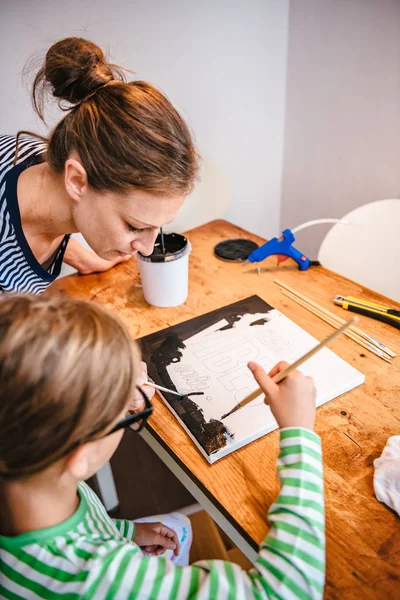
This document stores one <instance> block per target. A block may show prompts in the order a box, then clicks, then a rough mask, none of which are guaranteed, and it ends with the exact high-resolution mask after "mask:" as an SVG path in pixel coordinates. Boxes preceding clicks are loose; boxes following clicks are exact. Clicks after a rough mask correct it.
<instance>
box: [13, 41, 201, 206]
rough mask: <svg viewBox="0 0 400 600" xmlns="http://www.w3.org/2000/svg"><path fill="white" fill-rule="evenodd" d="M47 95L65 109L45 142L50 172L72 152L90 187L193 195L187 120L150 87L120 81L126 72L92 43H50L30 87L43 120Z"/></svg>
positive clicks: (194, 155) (193, 165)
mask: <svg viewBox="0 0 400 600" xmlns="http://www.w3.org/2000/svg"><path fill="white" fill-rule="evenodd" d="M46 92H50V94H51V95H53V96H54V97H55V98H57V99H59V101H60V102H62V103H63V108H64V110H67V111H68V112H67V114H66V116H65V117H64V118H63V119H62V120H61V121H60V122H59V123H58V125H56V127H55V128H54V129H53V131H52V132H51V134H50V137H49V140H48V149H47V161H48V163H49V164H50V166H51V167H52V168H53V170H54V171H55V172H56V173H62V172H63V170H64V165H65V161H66V160H67V158H68V156H69V154H70V153H71V151H73V150H75V151H76V152H77V153H78V155H79V157H80V159H81V161H82V164H83V166H84V167H85V170H86V173H87V177H88V183H89V185H90V186H91V187H92V188H93V189H95V190H98V191H114V192H126V191H127V190H129V189H141V190H143V191H147V192H152V193H155V194H160V195H165V194H177V195H185V194H187V193H189V192H190V191H191V189H192V188H193V185H194V181H195V179H196V174H197V170H198V156H197V153H196V150H195V147H194V144H193V140H192V136H191V134H190V131H189V129H188V127H187V125H186V123H185V122H184V120H183V119H182V117H181V116H180V115H179V113H178V112H177V111H176V110H175V108H174V107H173V106H172V104H171V102H170V101H169V100H168V98H166V96H165V95H164V94H162V93H161V92H160V91H159V90H158V89H157V88H156V87H154V86H153V85H151V84H149V83H146V82H144V81H131V82H129V83H126V81H125V75H124V70H123V69H122V68H121V67H118V66H117V65H114V64H112V63H109V62H107V60H106V58H105V56H104V54H103V51H102V50H101V49H100V48H99V47H98V46H96V44H94V43H93V42H90V41H88V40H84V39H82V38H77V37H70V38H66V39H63V40H60V41H59V42H56V43H55V44H53V46H51V48H50V49H49V50H48V52H47V54H46V58H45V61H44V64H43V66H42V67H41V69H40V70H39V72H38V73H37V75H36V77H35V81H34V84H33V90H32V101H33V106H34V108H35V110H36V112H37V113H38V115H39V116H40V117H41V118H42V119H43V120H44V118H43V108H44V97H45V94H46ZM66 103H67V104H66ZM21 133H29V134H31V135H35V134H32V133H31V132H27V131H20V132H19V134H18V135H20V134H21ZM37 137H40V138H41V139H44V140H45V138H42V137H41V136H37ZM45 141H47V140H45ZM17 155H18V137H17V152H16V158H17Z"/></svg>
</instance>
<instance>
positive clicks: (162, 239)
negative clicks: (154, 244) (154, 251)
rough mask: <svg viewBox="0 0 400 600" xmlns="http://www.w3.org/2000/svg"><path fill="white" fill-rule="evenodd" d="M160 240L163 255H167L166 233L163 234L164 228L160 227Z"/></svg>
mask: <svg viewBox="0 0 400 600" xmlns="http://www.w3.org/2000/svg"><path fill="white" fill-rule="evenodd" d="M160 239H161V250H162V253H163V254H165V243H164V232H163V228H162V227H160Z"/></svg>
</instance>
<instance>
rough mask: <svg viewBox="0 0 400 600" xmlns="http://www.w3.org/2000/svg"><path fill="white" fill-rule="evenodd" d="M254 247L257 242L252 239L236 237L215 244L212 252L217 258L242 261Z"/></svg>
mask: <svg viewBox="0 0 400 600" xmlns="http://www.w3.org/2000/svg"><path fill="white" fill-rule="evenodd" d="M256 248H258V244H256V243H255V242H253V241H252V240H246V239H244V238H237V239H231V240H224V241H223V242H220V243H219V244H217V245H216V246H215V247H214V254H215V256H216V257H217V258H220V259H221V260H226V261H228V262H244V261H245V260H247V258H248V257H249V255H250V254H251V253H252V252H253V250H255V249H256Z"/></svg>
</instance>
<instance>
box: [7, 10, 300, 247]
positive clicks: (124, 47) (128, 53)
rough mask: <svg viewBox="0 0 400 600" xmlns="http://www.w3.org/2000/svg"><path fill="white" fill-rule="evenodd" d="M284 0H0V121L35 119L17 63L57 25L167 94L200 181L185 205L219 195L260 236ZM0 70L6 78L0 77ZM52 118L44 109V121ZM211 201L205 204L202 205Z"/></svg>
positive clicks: (281, 96) (271, 230)
mask: <svg viewBox="0 0 400 600" xmlns="http://www.w3.org/2000/svg"><path fill="white" fill-rule="evenodd" d="M288 1H289V0H247V1H246V0H240V1H239V0H220V1H217V0H214V1H213V0H202V2H197V1H195V0H192V1H190V0H131V1H129V0H126V1H123V0H114V2H110V1H108V2H106V1H105V0H65V1H64V2H54V1H53V0H35V2H32V1H31V0H15V1H14V2H13V1H11V0H8V1H7V2H6V3H2V8H1V21H0V55H1V57H2V73H1V81H2V82H3V86H2V94H1V99H0V131H2V132H4V133H14V132H16V131H17V130H18V129H22V128H24V129H30V128H34V129H35V130H36V131H37V130H39V129H41V130H42V131H43V128H41V125H40V123H39V122H38V121H37V119H36V118H35V117H34V114H33V111H32V108H31V106H30V104H29V93H28V92H29V88H28V87H26V86H25V87H24V86H23V84H22V82H21V72H22V69H23V67H24V64H25V62H26V60H27V59H28V58H29V57H30V56H31V55H32V53H34V52H37V51H41V52H42V53H44V52H45V51H46V49H47V48H48V47H49V46H50V45H51V44H52V43H53V42H54V41H56V40H57V39H60V38H62V37H65V36H69V35H78V36H82V37H87V38H88V39H91V40H93V41H94V42H96V43H98V44H99V45H100V46H102V47H104V46H108V47H109V49H110V52H111V58H112V59H113V60H115V62H118V63H119V64H122V65H124V66H126V67H128V68H130V69H132V70H134V71H135V72H136V77H138V78H140V79H145V80H147V81H150V82H152V83H154V84H156V85H158V86H159V87H161V88H162V89H163V90H164V92H166V93H167V95H168V96H169V97H170V98H171V100H172V101H173V102H174V103H175V104H176V105H177V106H178V108H179V109H180V110H181V111H182V112H183V114H184V115H185V116H186V118H187V120H188V122H189V124H190V125H191V127H192V129H193V130H194V132H195V135H196V138H197V142H198V147H199V150H200V152H201V154H202V155H203V170H204V173H203V184H202V185H201V186H200V187H199V190H198V191H197V192H196V193H195V195H194V196H193V198H190V199H189V200H188V206H187V207H185V208H184V212H183V213H182V215H183V217H185V218H188V216H189V217H190V216H192V215H187V214H186V216H185V212H186V213H187V212H190V213H192V214H193V212H194V209H195V206H194V205H197V206H203V207H206V206H208V208H207V209H205V213H204V211H203V213H201V211H200V214H199V215H198V217H197V218H196V219H194V224H196V223H197V222H198V221H199V220H200V221H201V220H202V221H203V222H204V221H207V220H208V219H207V214H208V211H210V214H212V215H214V214H216V212H215V206H216V205H217V204H218V203H219V202H220V203H221V206H222V207H225V206H226V205H229V209H228V212H227V216H228V218H229V219H230V220H232V221H233V222H235V223H237V224H239V225H241V226H243V227H245V228H248V229H250V230H251V231H254V232H258V233H260V234H262V235H264V236H271V235H275V233H276V230H277V228H278V225H279V212H280V195H281V188H280V186H281V174H282V153H283V121H284V108H285V106H284V103H285V80H286V47H287V24H288ZM5 81H7V82H8V83H7V86H5V85H4V82H5ZM53 121H54V119H51V122H53ZM211 207H213V209H214V211H212V210H211Z"/></svg>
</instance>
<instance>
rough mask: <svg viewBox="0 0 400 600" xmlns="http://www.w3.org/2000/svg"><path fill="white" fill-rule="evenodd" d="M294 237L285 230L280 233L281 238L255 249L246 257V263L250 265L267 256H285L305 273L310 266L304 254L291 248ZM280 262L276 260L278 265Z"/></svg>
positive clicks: (289, 231)
mask: <svg viewBox="0 0 400 600" xmlns="http://www.w3.org/2000/svg"><path fill="white" fill-rule="evenodd" d="M294 240H295V237H294V235H293V232H292V230H291V229H285V230H284V231H282V236H281V237H280V238H279V239H278V238H276V237H275V238H272V239H271V240H269V242H266V243H265V244H263V245H262V246H260V247H259V248H256V249H255V250H254V251H253V252H252V253H251V254H249V256H248V257H247V261H248V262H251V263H255V262H261V261H262V260H264V259H265V258H267V257H268V256H272V255H273V254H278V255H283V256H287V257H288V258H293V260H295V261H296V262H297V264H298V265H299V269H300V270H301V271H305V270H306V269H308V267H309V266H310V264H311V261H310V259H309V258H307V257H306V256H305V255H304V254H302V253H301V252H299V251H298V250H296V248H295V247H294V246H292V244H293V242H294ZM280 262H282V261H280V260H279V259H278V265H279V263H280Z"/></svg>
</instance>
